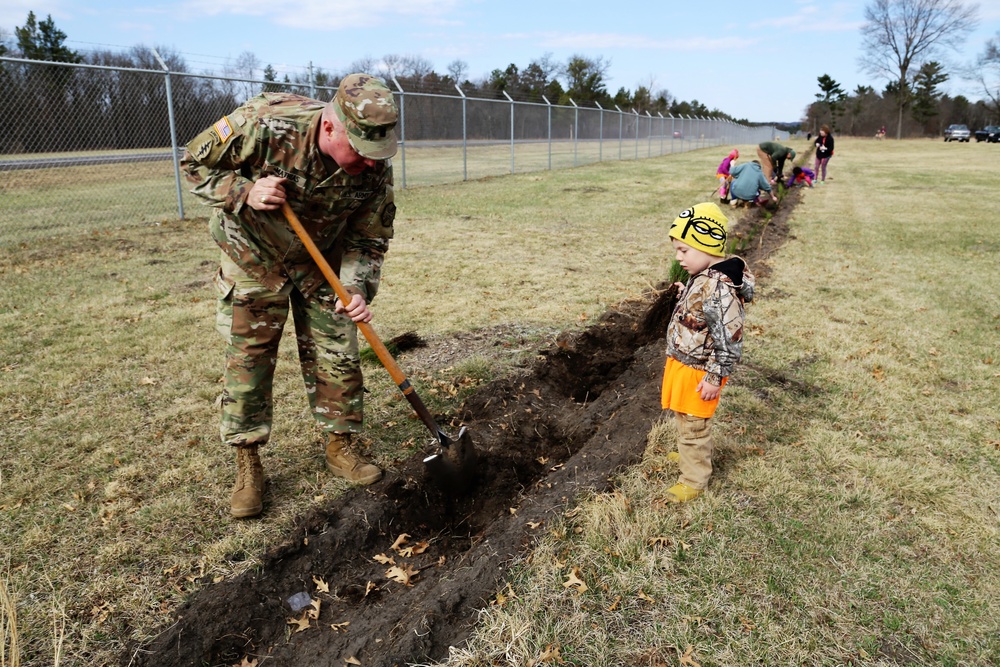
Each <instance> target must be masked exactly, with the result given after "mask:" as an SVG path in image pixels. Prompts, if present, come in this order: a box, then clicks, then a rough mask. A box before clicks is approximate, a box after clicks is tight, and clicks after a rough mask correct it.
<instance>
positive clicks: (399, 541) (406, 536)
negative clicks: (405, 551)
mask: <svg viewBox="0 0 1000 667" xmlns="http://www.w3.org/2000/svg"><path fill="white" fill-rule="evenodd" d="M409 537H410V536H409V534H407V533H400V535H399V537H397V538H396V541H395V542H393V543H392V546H391V547H389V548H390V549H392V550H393V551H399V548H400V547H401V546H403V545H404V544H406V540H407V539H409Z"/></svg>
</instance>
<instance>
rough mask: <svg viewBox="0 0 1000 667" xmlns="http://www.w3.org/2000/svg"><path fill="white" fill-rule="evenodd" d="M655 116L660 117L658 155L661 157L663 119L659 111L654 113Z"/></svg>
mask: <svg viewBox="0 0 1000 667" xmlns="http://www.w3.org/2000/svg"><path fill="white" fill-rule="evenodd" d="M656 115H657V116H659V117H660V155H663V121H664V120H665V119H664V118H663V114H662V113H660V112H659V111H657V112H656Z"/></svg>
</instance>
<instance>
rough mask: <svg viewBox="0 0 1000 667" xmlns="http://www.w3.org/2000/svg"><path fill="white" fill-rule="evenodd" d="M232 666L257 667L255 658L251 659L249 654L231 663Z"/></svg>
mask: <svg viewBox="0 0 1000 667" xmlns="http://www.w3.org/2000/svg"><path fill="white" fill-rule="evenodd" d="M233 667H257V658H254V659H253V660H251V659H250V656H246V657H244V658H243V659H242V660H240V661H239V662H238V663H236V664H235V665H233Z"/></svg>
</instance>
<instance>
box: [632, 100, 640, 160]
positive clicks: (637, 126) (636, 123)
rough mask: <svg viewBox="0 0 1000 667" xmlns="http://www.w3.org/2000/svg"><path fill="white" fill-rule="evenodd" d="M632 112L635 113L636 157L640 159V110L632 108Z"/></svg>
mask: <svg viewBox="0 0 1000 667" xmlns="http://www.w3.org/2000/svg"><path fill="white" fill-rule="evenodd" d="M632 113H633V114H634V115H635V159H636V160H638V159H639V112H638V111H636V110H635V109H632Z"/></svg>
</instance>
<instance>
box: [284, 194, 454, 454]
mask: <svg viewBox="0 0 1000 667" xmlns="http://www.w3.org/2000/svg"><path fill="white" fill-rule="evenodd" d="M281 210H282V212H283V213H284V214H285V219H286V220H288V224H290V225H291V226H292V229H294V230H295V233H296V234H297V235H298V237H299V239H300V240H301V241H302V243H303V245H305V247H306V250H308V251H309V255H310V256H311V257H312V258H313V261H314V262H316V266H318V267H319V270H320V272H322V274H323V277H324V278H326V281H327V282H328V283H330V286H331V287H333V291H334V292H336V294H337V298H338V299H340V302H341V303H342V304H344V305H345V306H346V305H347V304H349V303H351V294H350V293H349V292H348V291H347V290H346V289H344V285H343V283H341V282H340V278H338V277H337V274H336V273H334V272H333V268H332V267H331V266H330V263H329V262H328V261H326V257H324V256H323V253H322V252H320V249H319V247H318V246H317V245H316V243H315V242H314V241H313V240H312V237H310V236H309V232H307V231H306V228H305V227H303V226H302V222H301V221H300V220H299V216H297V215H296V214H295V211H293V210H292V207H291V206H289V205H288V202H287V201H286V202H284V203H282V205H281ZM355 324H356V325H358V329H360V330H361V333H362V334H364V337H365V339H366V340H367V341H368V344H369V345H370V346H371V348H372V350H373V351H374V352H375V356H377V357H378V360H379V361H381V362H382V365H383V366H385V370H387V371H389V376H390V377H392V381H393V382H395V383H396V386H397V387H399V390H400V391H401V392H403V396H405V397H406V400H408V401H409V402H410V405H412V406H413V409H414V411H415V412H416V413H417V416H418V417H420V420H421V421H423V422H424V425H426V426H427V428H428V429H429V430H430V432H431V434H432V435H433V436H434V437H435V438H437V439H438V440H441V436H442V433H441V429H440V428H438V425H437V423H436V422H435V421H434V418H433V417H432V416H431V413H430V411H429V410H428V409H427V407H426V406H425V405H424V402H423V401H422V400H420V396H418V395H417V392H416V390H414V388H413V385H411V384H410V381H409V380H408V379H407V378H406V374H405V373H403V369H402V368H400V367H399V364H397V363H396V360H395V359H394V358H393V356H392V353H391V352H389V349H388V348H387V347H386V346H385V345H384V344H383V343H382V341H381V339H379V337H378V334H376V333H375V329H373V328H372V325H371V324H369V323H368V322H355Z"/></svg>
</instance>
